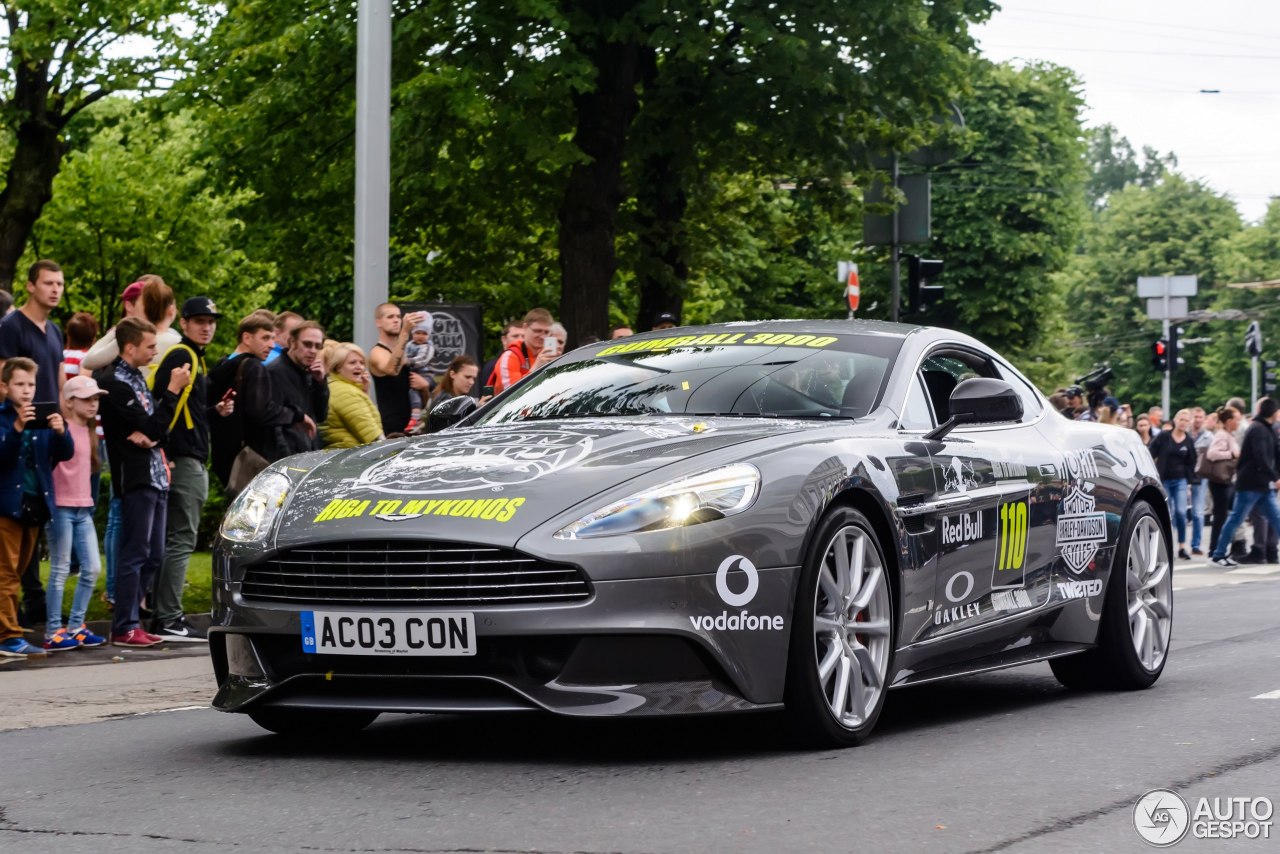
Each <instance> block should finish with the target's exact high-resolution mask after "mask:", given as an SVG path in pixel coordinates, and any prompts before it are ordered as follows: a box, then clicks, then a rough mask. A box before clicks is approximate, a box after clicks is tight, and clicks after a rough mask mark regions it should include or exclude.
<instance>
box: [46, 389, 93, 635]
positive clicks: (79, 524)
mask: <svg viewBox="0 0 1280 854" xmlns="http://www.w3.org/2000/svg"><path fill="white" fill-rule="evenodd" d="M105 394H106V392H105V391H103V390H102V389H100V388H98V384H97V382H95V381H94V380H93V378H92V377H84V376H75V377H71V378H70V379H68V380H67V382H66V384H65V385H63V387H62V406H63V413H64V420H65V421H66V427H67V433H68V434H69V435H70V436H71V440H72V442H73V443H74V444H75V453H74V454H73V455H72V457H71V459H69V460H64V461H63V462H61V463H59V464H58V465H57V467H55V468H54V470H53V491H54V497H55V499H56V501H55V504H56V505H57V509H55V510H54V513H53V520H52V522H50V524H49V583H48V585H47V586H46V588H45V600H46V602H47V603H48V612H49V613H48V617H47V619H46V620H45V624H44V648H45V649H46V650H47V651H49V652H61V651H62V650H67V649H79V648H82V647H83V648H84V649H91V648H93V647H96V646H102V645H103V644H105V643H106V642H107V639H106V638H104V637H102V636H101V635H97V634H94V633H93V632H92V631H90V630H89V626H88V625H87V624H86V623H85V621H84V616H85V612H86V611H88V610H89V601H90V600H91V599H92V598H93V586H94V584H95V583H96V582H97V580H98V570H99V569H100V568H101V566H102V561H101V558H100V557H99V554H98V532H97V531H96V530H95V528H94V526H93V508H94V504H95V503H96V502H95V501H94V490H93V476H94V475H95V474H96V473H97V472H98V471H99V470H100V469H101V468H102V463H101V461H100V460H99V459H98V440H97V418H98V404H99V398H101V397H102V396H103V395H105ZM72 549H74V550H75V554H76V557H78V558H79V560H80V573H79V574H78V575H77V576H76V592H75V595H74V596H73V597H72V599H71V614H70V615H69V617H68V619H67V624H66V626H63V624H62V590H63V587H64V586H65V585H66V583H67V576H68V575H69V573H70V572H71V552H72Z"/></svg>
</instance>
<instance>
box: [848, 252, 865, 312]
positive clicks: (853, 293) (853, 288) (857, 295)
mask: <svg viewBox="0 0 1280 854" xmlns="http://www.w3.org/2000/svg"><path fill="white" fill-rule="evenodd" d="M851 266H852V269H851V270H849V280H848V284H846V285H845V289H844V296H845V299H847V300H848V301H849V312H850V313H851V314H852V313H853V312H855V311H857V310H858V301H859V300H860V299H861V298H862V285H861V283H860V282H859V281H858V265H857V264H853V265H851Z"/></svg>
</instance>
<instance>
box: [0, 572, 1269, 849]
mask: <svg viewBox="0 0 1280 854" xmlns="http://www.w3.org/2000/svg"><path fill="white" fill-rule="evenodd" d="M1174 633H1175V641H1174V648H1173V651H1172V653H1171V656H1172V657H1171V659H1170V662H1169V665H1168V667H1167V668H1166V670H1165V673H1164V676H1163V678H1162V679H1161V681H1160V682H1159V683H1158V684H1157V685H1156V687H1155V688H1153V689H1152V690H1149V691H1144V692H1137V693H1130V694H1103V693H1098V694H1073V693H1069V692H1066V691H1064V690H1063V689H1061V688H1060V687H1059V686H1058V684H1057V683H1056V682H1055V681H1054V679H1053V677H1052V676H1051V675H1050V673H1049V670H1048V668H1047V667H1044V666H1036V667H1030V668H1022V669H1018V670H1010V671H1004V672H1002V673H997V674H991V675H985V676H980V677H970V678H967V679H964V680H960V681H956V682H952V683H949V684H941V685H936V686H927V687H922V688H916V689H911V690H906V691H899V692H896V693H894V694H891V695H890V699H889V703H888V706H887V708H886V710H885V713H884V715H883V717H882V718H881V720H880V726H879V729H878V731H877V735H876V736H875V737H874V738H873V739H872V740H871V741H870V742H869V743H867V744H866V745H864V746H862V747H860V748H857V749H854V750H847V751H840V752H834V751H833V752H821V753H811V752H797V751H795V750H793V749H791V748H790V747H789V746H788V745H787V743H786V742H785V740H784V739H783V738H782V737H781V735H780V733H779V727H778V724H777V721H776V720H775V719H772V718H769V717H750V718H732V719H729V718H721V719H716V720H706V721H694V722H684V723H662V724H645V725H633V724H628V725H620V724H600V723H580V722H572V721H570V722H562V721H557V720H548V719H544V718H540V717H526V716H520V717H507V718H485V719H475V718H471V719H463V718H452V717H406V716H394V717H393V716H387V717H384V718H382V719H381V720H380V721H379V722H378V723H376V724H375V725H374V726H373V727H371V728H370V729H369V730H368V731H367V732H366V733H364V734H362V735H360V736H358V737H356V738H353V739H350V740H349V741H347V742H346V743H342V744H316V745H314V746H311V747H304V748H294V747H290V746H288V745H287V744H284V743H282V742H280V741H279V740H277V739H275V738H274V737H271V736H267V735H264V734H262V733H261V731H259V730H258V729H257V727H256V726H255V725H254V724H253V723H252V722H251V721H249V720H248V719H247V718H243V717H239V716H230V715H224V714H220V713H217V712H213V711H210V710H205V709H201V710H188V711H175V712H171V713H161V714H149V715H142V716H135V717H127V718H122V719H117V720H110V721H105V722H100V723H93V724H84V725H75V726H55V727H46V728H40V729H25V730H13V731H9V732H0V757H3V759H0V769H2V770H0V778H2V779H3V781H4V785H3V788H0V851H35V850H43V849H47V850H56V851H59V852H78V851H85V852H95V854H101V852H112V851H128V852H135V854H149V852H178V851H181V852H203V851H211V852H216V851H221V850H224V849H225V850H232V849H235V850H240V851H255V852H256V851H294V850H308V851H342V852H345V851H397V852H399V851H415V852H416V851H423V852H454V851H537V852H685V851H733V852H739V851H742V852H747V851H750V852H755V851H761V852H779V851H796V850H808V851H892V852H897V851H903V852H920V851H929V852H949V851H956V852H970V851H972V852H989V851H1014V852H1055V854H1057V852H1071V851H1106V852H1113V851H1121V852H1123V851H1135V852H1136V851H1146V850H1150V849H1149V848H1148V847H1147V846H1146V844H1145V843H1143V842H1142V841H1140V840H1139V838H1138V836H1137V835H1136V833H1135V831H1134V829H1133V824H1132V814H1133V807H1134V804H1135V802H1136V801H1137V799H1138V797H1139V796H1140V795H1142V794H1143V793H1144V792H1146V791H1148V790H1150V789H1154V788H1160V787H1167V788H1173V789H1175V790H1178V791H1180V792H1181V793H1182V794H1183V795H1184V796H1187V797H1189V798H1192V797H1198V796H1206V797H1222V798H1225V797H1240V796H1257V795H1265V796H1268V797H1270V798H1271V799H1272V800H1273V802H1280V578H1264V579H1261V580H1258V581H1254V582H1252V583H1248V584H1240V585H1238V586H1219V587H1198V588H1193V589H1183V590H1181V591H1180V592H1179V593H1178V594H1177V599H1176V604H1175V629H1174ZM0 687H2V685H0ZM1268 694H1273V695H1274V696H1273V697H1272V698H1269V699H1268V698H1265V697H1264V698H1259V697H1260V695H1268ZM0 700H2V698H0ZM1278 818H1280V817H1278ZM1277 823H1278V824H1280V821H1278V822H1277ZM1276 829H1278V828H1273V830H1276ZM1175 850H1177V851H1248V850H1259V851H1262V850H1277V842H1276V840H1275V838H1273V839H1272V840H1270V841H1268V842H1262V841H1256V842H1248V841H1245V840H1234V841H1230V842H1225V841H1221V840H1212V841H1210V840H1195V839H1190V838H1188V839H1186V840H1184V841H1183V842H1182V843H1180V844H1179V845H1177V847H1176V849H1175Z"/></svg>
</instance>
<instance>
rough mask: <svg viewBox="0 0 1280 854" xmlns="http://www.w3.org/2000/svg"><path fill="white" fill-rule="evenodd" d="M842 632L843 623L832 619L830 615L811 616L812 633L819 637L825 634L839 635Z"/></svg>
mask: <svg viewBox="0 0 1280 854" xmlns="http://www.w3.org/2000/svg"><path fill="white" fill-rule="evenodd" d="M843 632H844V624H843V623H841V622H840V621H839V620H835V619H832V618H831V617H824V616H822V615H821V614H819V615H817V616H815V617H814V618H813V633H814V634H816V635H818V636H819V637H825V636H827V635H836V636H839V635H840V634H842V633H843Z"/></svg>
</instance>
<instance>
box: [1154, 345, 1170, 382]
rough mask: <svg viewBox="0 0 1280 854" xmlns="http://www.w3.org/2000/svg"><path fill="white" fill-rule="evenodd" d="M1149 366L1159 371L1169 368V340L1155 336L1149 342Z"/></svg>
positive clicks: (1162, 371)
mask: <svg viewBox="0 0 1280 854" xmlns="http://www.w3.org/2000/svg"><path fill="white" fill-rule="evenodd" d="M1151 367H1153V368H1155V369H1156V370H1157V371H1159V372H1160V373H1162V374H1163V373H1164V372H1165V371H1167V370H1169V342H1168V341H1166V340H1164V339H1163V338H1157V339H1156V340H1155V341H1154V342H1152V344H1151Z"/></svg>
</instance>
